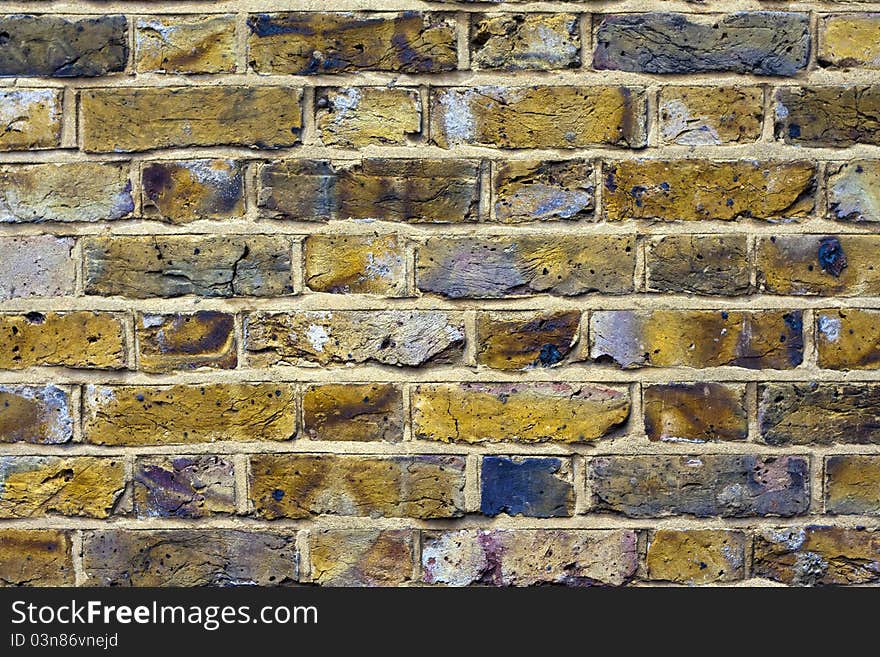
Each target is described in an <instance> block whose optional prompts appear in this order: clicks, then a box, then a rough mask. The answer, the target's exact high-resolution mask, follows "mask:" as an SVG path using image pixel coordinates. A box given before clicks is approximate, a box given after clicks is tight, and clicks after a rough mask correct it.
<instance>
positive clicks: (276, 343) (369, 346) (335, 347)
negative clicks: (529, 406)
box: [245, 310, 465, 367]
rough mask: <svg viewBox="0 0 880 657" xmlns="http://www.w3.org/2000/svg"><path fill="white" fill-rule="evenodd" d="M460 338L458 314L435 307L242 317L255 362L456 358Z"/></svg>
mask: <svg viewBox="0 0 880 657" xmlns="http://www.w3.org/2000/svg"><path fill="white" fill-rule="evenodd" d="M464 340H465V337H464V319H463V316H462V314H461V313H458V312H444V311H439V310H334V311H305V312H295V313H251V314H250V315H248V316H247V317H246V318H245V346H246V349H247V351H248V361H249V363H250V364H251V365H252V366H255V367H268V366H270V365H275V364H291V365H299V364H308V363H317V364H320V365H329V364H333V363H367V362H375V363H383V364H385V365H398V366H406V367H416V366H419V365H425V364H428V363H449V362H456V361H458V360H460V358H461V355H462V352H463V349H464Z"/></svg>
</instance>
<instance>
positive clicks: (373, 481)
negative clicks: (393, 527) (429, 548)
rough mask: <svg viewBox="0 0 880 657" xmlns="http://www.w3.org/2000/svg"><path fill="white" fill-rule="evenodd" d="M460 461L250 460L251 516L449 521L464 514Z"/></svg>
mask: <svg viewBox="0 0 880 657" xmlns="http://www.w3.org/2000/svg"><path fill="white" fill-rule="evenodd" d="M464 468H465V459H464V457H463V456H368V455H360V454H359V455H352V454H259V455H255V456H252V457H251V474H250V495H251V502H252V504H253V506H254V509H255V511H256V514H257V516H258V517H260V518H266V519H269V520H272V519H275V518H308V517H310V516H314V515H323V514H332V515H343V516H371V517H401V518H454V517H457V516H461V515H462V514H463V513H464V476H465V475H464Z"/></svg>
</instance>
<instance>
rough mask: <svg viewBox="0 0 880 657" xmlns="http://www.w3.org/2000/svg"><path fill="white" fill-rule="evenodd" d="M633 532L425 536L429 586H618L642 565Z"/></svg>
mask: <svg viewBox="0 0 880 657" xmlns="http://www.w3.org/2000/svg"><path fill="white" fill-rule="evenodd" d="M636 544H637V536H636V533H635V532H633V531H630V530H626V529H622V530H607V531H603V530H581V529H572V530H565V529H521V530H504V529H492V530H473V529H459V530H451V531H426V532H423V533H422V569H423V572H424V576H423V577H424V581H425V582H426V583H428V584H447V585H451V586H468V585H471V584H491V585H494V586H535V585H541V584H565V585H567V586H596V585H610V586H620V585H622V584H625V583H626V582H627V581H629V580H630V579H631V578H632V577H633V576H634V575H635V573H636V568H637V566H638V551H637V547H636Z"/></svg>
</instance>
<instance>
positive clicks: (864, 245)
mask: <svg viewBox="0 0 880 657" xmlns="http://www.w3.org/2000/svg"><path fill="white" fill-rule="evenodd" d="M878 254H880V237H876V236H873V235H840V236H833V235H775V236H772V237H759V238H758V241H757V245H756V249H755V258H756V267H757V270H758V281H757V282H758V289H760V290H761V291H763V292H769V293H770V294H792V295H814V294H815V295H821V296H831V295H837V296H859V295H866V296H876V295H877V294H880V268H878V267H877V266H876V265H875V263H876V262H877V256H878Z"/></svg>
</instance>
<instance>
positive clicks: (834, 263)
mask: <svg viewBox="0 0 880 657" xmlns="http://www.w3.org/2000/svg"><path fill="white" fill-rule="evenodd" d="M818 258H819V265H820V266H821V267H822V269H823V270H825V271H826V272H828V273H829V274H831V275H832V276H834V278H837V277H838V276H840V274H841V273H842V272H843V270H844V269H846V265H847V262H846V253H844V251H843V246H842V245H841V244H840V240H839V239H837V238H836V237H823V238H822V239H821V240H819V253H818Z"/></svg>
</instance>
